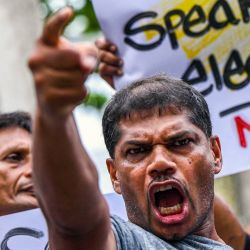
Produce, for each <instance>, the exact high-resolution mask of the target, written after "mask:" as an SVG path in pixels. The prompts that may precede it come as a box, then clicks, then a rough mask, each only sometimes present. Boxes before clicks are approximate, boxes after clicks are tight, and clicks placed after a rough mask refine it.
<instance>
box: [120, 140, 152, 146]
mask: <svg viewBox="0 0 250 250" xmlns="http://www.w3.org/2000/svg"><path fill="white" fill-rule="evenodd" d="M149 143H150V142H149V141H148V140H140V139H138V140H128V141H125V142H124V145H138V146H139V145H144V144H149Z"/></svg>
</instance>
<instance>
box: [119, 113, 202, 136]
mask: <svg viewBox="0 0 250 250" xmlns="http://www.w3.org/2000/svg"><path fill="white" fill-rule="evenodd" d="M119 128H120V132H121V137H123V138H124V137H133V138H137V137H138V138H139V137H143V136H147V135H154V134H155V133H158V132H161V133H164V135H165V136H172V135H173V136H174V135H175V134H177V133H179V134H180V133H182V134H184V133H192V131H193V132H195V131H197V130H200V129H199V128H198V127H197V126H195V125H194V124H193V123H191V121H190V120H189V119H188V117H187V115H186V113H184V112H183V113H179V114H172V113H169V114H164V115H158V114H156V113H155V114H153V115H151V116H147V117H145V116H144V117H142V116H140V115H138V116H134V117H133V118H131V117H130V118H129V119H128V118H127V119H123V120H121V122H120V124H119Z"/></svg>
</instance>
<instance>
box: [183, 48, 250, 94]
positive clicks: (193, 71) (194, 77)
mask: <svg viewBox="0 0 250 250" xmlns="http://www.w3.org/2000/svg"><path fill="white" fill-rule="evenodd" d="M208 63H209V66H210V68H211V72H212V76H213V78H214V82H215V84H214V85H213V83H210V85H209V86H208V87H207V88H205V89H203V90H201V91H200V92H201V93H202V94H203V95H204V96H206V95H208V94H210V93H211V92H212V90H213V89H214V86H215V88H216V89H217V90H222V87H223V83H224V84H225V86H226V87H227V88H229V89H232V90H239V89H242V88H244V87H245V86H247V85H248V84H249V82H250V56H249V57H248V58H247V60H246V62H245V63H244V62H243V61H242V58H241V55H240V53H239V52H238V51H237V50H233V51H231V53H230V55H229V57H228V59H227V61H226V63H225V65H224V66H223V67H222V71H223V72H222V73H221V72H220V69H219V66H218V62H217V60H216V57H215V56H214V55H213V54H211V55H210V56H209V57H208ZM244 73H245V76H244V77H242V78H240V80H238V82H235V80H233V77H234V76H236V75H238V76H242V75H243V74H244ZM181 78H182V79H183V80H184V81H186V82H188V83H189V84H190V85H195V84H198V83H202V82H206V81H207V80H208V76H207V72H206V70H205V66H204V64H203V62H202V61H201V60H199V59H195V60H193V61H191V63H190V65H189V66H188V68H187V69H186V71H185V72H184V74H183V75H182V77H181Z"/></svg>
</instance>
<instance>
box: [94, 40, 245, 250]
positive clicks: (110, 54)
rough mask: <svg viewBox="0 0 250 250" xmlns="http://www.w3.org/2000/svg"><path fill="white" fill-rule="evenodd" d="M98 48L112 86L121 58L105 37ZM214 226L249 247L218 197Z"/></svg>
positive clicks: (120, 69) (104, 75)
mask: <svg viewBox="0 0 250 250" xmlns="http://www.w3.org/2000/svg"><path fill="white" fill-rule="evenodd" d="M96 46H97V48H98V50H99V52H98V56H99V64H98V72H99V74H100V75H101V77H102V78H103V79H104V80H105V81H106V82H107V83H108V84H109V85H110V86H111V87H113V88H114V76H122V74H123V60H122V58H120V57H119V52H118V49H117V46H116V45H115V44H113V43H112V42H110V41H108V40H107V39H105V38H100V39H98V40H97V41H96ZM214 212H215V226H216V230H217V232H218V234H219V235H220V237H221V238H222V239H223V240H224V241H225V242H226V243H227V244H228V245H230V246H231V247H233V248H234V249H236V250H247V249H250V235H249V234H247V233H246V232H245V230H244V228H243V227H242V226H241V224H240V222H239V220H238V219H237V217H236V216H235V215H234V213H233V212H232V211H231V209H230V208H229V206H228V205H227V204H226V203H225V202H224V201H223V200H222V199H221V198H220V197H219V196H217V195H216V196H215V201H214Z"/></svg>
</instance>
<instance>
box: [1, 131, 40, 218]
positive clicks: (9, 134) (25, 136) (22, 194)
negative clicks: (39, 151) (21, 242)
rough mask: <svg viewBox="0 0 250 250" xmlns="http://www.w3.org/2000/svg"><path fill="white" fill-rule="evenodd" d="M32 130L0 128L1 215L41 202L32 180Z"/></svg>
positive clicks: (33, 206)
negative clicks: (37, 198) (36, 194)
mask: <svg viewBox="0 0 250 250" xmlns="http://www.w3.org/2000/svg"><path fill="white" fill-rule="evenodd" d="M31 163H32V157H31V134H30V133H28V132H27V131H26V130H24V129H21V128H15V127H13V128H6V129H1V130H0V215H4V214H9V213H14V212H20V211H24V210H27V209H31V208H35V207H37V206H38V204H37V200H36V197H35V194H34V187H33V183H32V174H31V171H32V167H31Z"/></svg>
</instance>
